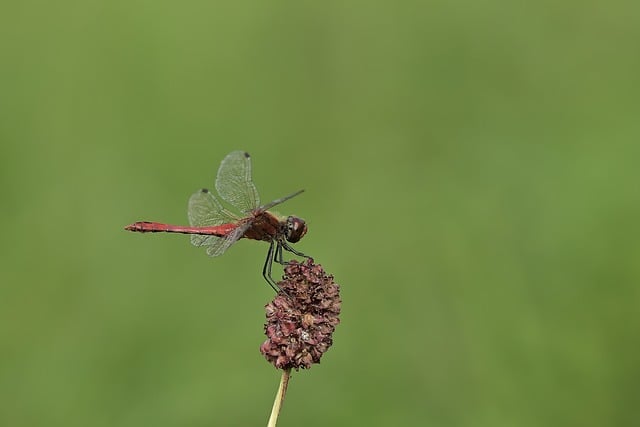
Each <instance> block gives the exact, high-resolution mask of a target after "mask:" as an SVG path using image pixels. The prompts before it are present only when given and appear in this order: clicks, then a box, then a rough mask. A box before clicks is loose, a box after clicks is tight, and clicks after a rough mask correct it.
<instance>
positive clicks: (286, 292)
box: [260, 259, 341, 370]
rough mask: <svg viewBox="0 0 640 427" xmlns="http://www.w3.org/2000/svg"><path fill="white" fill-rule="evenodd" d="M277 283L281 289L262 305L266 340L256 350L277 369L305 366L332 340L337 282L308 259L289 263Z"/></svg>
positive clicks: (317, 358) (337, 311)
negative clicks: (265, 314) (267, 302)
mask: <svg viewBox="0 0 640 427" xmlns="http://www.w3.org/2000/svg"><path fill="white" fill-rule="evenodd" d="M278 285H279V286H280V289H282V291H281V292H279V293H278V295H276V297H275V298H274V299H273V301H271V302H270V303H269V304H267V305H266V306H265V309H266V313H267V323H266V324H265V325H264V330H265V333H266V335H267V340H266V341H265V342H264V343H262V345H261V346H260V352H261V353H262V354H263V355H264V357H265V358H266V359H267V360H268V361H269V362H271V363H272V364H273V365H274V366H275V367H276V368H278V369H291V368H294V369H296V370H298V369H300V368H302V369H308V368H310V367H311V365H312V364H313V363H320V358H321V357H322V355H323V354H324V352H326V351H327V350H328V349H329V347H331V344H332V343H333V340H332V335H333V331H334V329H335V327H336V325H337V324H338V323H340V319H339V317H338V315H339V314H340V304H341V301H340V286H338V285H337V284H336V283H334V282H333V276H331V275H327V274H326V273H325V271H324V270H323V268H322V266H321V265H319V264H314V263H313V260H312V259H307V260H306V261H305V262H303V263H298V262H297V261H292V262H291V263H289V264H288V265H287V266H286V267H285V269H284V277H283V279H282V281H280V282H279V283H278Z"/></svg>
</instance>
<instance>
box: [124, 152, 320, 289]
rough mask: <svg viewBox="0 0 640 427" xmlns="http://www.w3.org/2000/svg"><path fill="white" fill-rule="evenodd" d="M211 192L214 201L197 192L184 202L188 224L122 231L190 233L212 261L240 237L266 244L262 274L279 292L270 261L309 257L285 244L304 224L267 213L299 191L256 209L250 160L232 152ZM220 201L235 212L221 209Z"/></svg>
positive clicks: (294, 240) (294, 238)
mask: <svg viewBox="0 0 640 427" xmlns="http://www.w3.org/2000/svg"><path fill="white" fill-rule="evenodd" d="M215 188H216V191H217V193H218V195H219V197H216V196H214V195H213V194H212V192H211V191H209V190H207V189H206V188H203V189H201V190H198V191H196V192H195V193H194V194H193V195H192V196H191V198H189V205H188V216H189V224H190V225H189V226H181V225H170V224H163V223H159V222H149V221H139V222H134V223H133V224H130V225H128V226H126V227H125V230H128V231H135V232H139V233H158V232H165V233H182V234H190V235H191V243H192V244H193V245H194V246H201V247H204V248H206V250H207V255H209V256H212V257H217V256H220V255H222V254H223V253H225V252H226V251H227V249H229V248H230V247H231V246H232V245H233V244H234V243H236V242H237V241H238V240H240V239H242V238H245V239H252V240H261V241H265V242H269V251H268V252H267V258H266V260H265V263H264V266H263V268H262V276H263V277H264V278H265V280H266V281H267V283H269V285H270V286H271V287H272V288H273V289H274V290H275V291H276V292H278V291H279V290H280V288H279V287H278V285H277V284H276V282H275V281H274V280H273V278H272V276H271V269H272V266H273V262H274V261H275V262H277V263H278V264H281V265H285V264H286V262H285V261H284V259H283V255H282V252H283V250H285V251H288V252H291V253H293V254H294V255H297V256H300V257H305V258H309V257H308V256H307V255H305V254H303V253H302V252H299V251H297V250H296V249H295V248H293V247H292V246H291V243H297V242H298V241H299V240H300V239H302V237H303V236H304V235H305V234H306V233H307V224H306V223H305V221H304V220H303V219H302V218H299V217H297V216H293V215H289V216H287V217H280V216H278V215H275V214H273V213H271V212H269V209H271V208H273V207H274V206H276V205H279V204H280V203H283V202H285V201H287V200H289V199H291V198H293V197H295V196H297V195H299V194H300V193H302V192H303V191H304V190H299V191H296V192H295V193H292V194H289V195H288V196H285V197H281V198H279V199H276V200H274V201H272V202H269V203H267V204H264V205H260V196H259V195H258V190H257V189H256V186H255V184H254V183H253V180H252V178H251V156H249V153H247V152H244V151H233V152H231V153H229V154H228V155H227V156H226V157H225V158H224V159H223V160H222V162H221V163H220V168H219V169H218V175H217V176H216V182H215ZM220 199H222V200H223V201H224V202H226V203H227V204H228V205H230V206H231V207H233V208H234V209H235V210H236V211H238V213H236V212H234V211H232V210H229V209H227V208H226V207H225V206H224V205H223V203H222V202H221V201H220Z"/></svg>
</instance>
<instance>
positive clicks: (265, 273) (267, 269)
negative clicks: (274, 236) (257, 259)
mask: <svg viewBox="0 0 640 427" xmlns="http://www.w3.org/2000/svg"><path fill="white" fill-rule="evenodd" d="M273 245H274V242H271V244H270V245H269V252H267V259H266V260H265V262H264V267H262V277H264V280H266V281H267V283H268V284H269V286H271V287H272V288H273V290H274V291H276V292H280V287H279V286H278V285H277V284H276V282H275V280H273V277H271V266H272V265H273V260H274V259H275V257H276V255H277V252H278V251H277V250H276V251H275V252H274V248H273Z"/></svg>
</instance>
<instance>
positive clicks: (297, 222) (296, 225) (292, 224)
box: [285, 216, 307, 243]
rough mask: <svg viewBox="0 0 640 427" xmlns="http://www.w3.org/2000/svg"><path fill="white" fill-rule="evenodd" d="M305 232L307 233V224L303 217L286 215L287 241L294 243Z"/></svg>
mask: <svg viewBox="0 0 640 427" xmlns="http://www.w3.org/2000/svg"><path fill="white" fill-rule="evenodd" d="M305 234H307V224H306V223H305V222H304V219H302V218H298V217H297V216H289V217H287V229H286V234H285V237H286V238H287V241H289V242H291V243H296V242H297V241H299V240H300V239H302V236H304V235H305Z"/></svg>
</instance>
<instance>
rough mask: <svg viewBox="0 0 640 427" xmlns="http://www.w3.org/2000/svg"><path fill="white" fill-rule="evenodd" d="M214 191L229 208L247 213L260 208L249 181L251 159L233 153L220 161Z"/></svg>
mask: <svg viewBox="0 0 640 427" xmlns="http://www.w3.org/2000/svg"><path fill="white" fill-rule="evenodd" d="M216 190H217V191H218V194H219V195H220V197H222V198H223V199H224V200H225V201H226V202H228V203H229V204H230V205H231V206H233V207H235V208H236V209H238V210H239V211H240V212H242V213H248V212H250V211H251V210H253V209H255V208H257V207H258V206H260V196H259V195H258V190H257V189H256V186H255V185H254V184H253V181H252V180H251V157H250V156H249V153H246V152H244V151H233V152H231V153H229V154H228V155H227V157H225V158H224V160H222V163H221V164H220V168H219V169H218V176H217V177H216Z"/></svg>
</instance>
